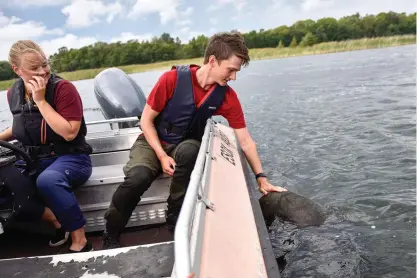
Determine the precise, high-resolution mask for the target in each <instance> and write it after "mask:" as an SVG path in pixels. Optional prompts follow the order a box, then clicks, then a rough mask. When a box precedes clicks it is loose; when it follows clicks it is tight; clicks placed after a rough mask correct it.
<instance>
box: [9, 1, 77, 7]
mask: <svg viewBox="0 0 417 278" xmlns="http://www.w3.org/2000/svg"><path fill="white" fill-rule="evenodd" d="M71 1H72V0H12V1H10V0H8V2H7V4H8V5H9V6H12V7H13V6H14V7H20V8H27V7H30V6H37V7H46V6H60V5H64V4H67V3H71Z"/></svg>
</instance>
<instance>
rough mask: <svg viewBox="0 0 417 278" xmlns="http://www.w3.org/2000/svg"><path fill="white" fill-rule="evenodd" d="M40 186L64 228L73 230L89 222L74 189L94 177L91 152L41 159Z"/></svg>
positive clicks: (48, 204)
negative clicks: (86, 220) (88, 153)
mask: <svg viewBox="0 0 417 278" xmlns="http://www.w3.org/2000/svg"><path fill="white" fill-rule="evenodd" d="M38 163H39V164H38V173H39V176H38V177H37V179H36V187H37V188H38V192H39V195H40V196H41V197H42V199H43V201H44V202H45V204H46V206H47V207H49V208H50V209H51V210H52V212H53V213H54V214H55V216H56V218H57V220H58V221H59V223H61V225H62V227H63V228H64V229H66V230H67V231H69V232H72V231H75V230H78V229H80V228H82V227H83V226H84V225H85V218H84V216H83V214H82V212H81V209H80V207H79V205H78V202H77V199H76V198H75V195H74V192H73V190H74V189H76V188H77V187H78V186H80V185H82V184H84V183H85V182H86V181H87V180H88V179H89V178H90V176H91V172H92V165H91V159H90V156H89V155H85V154H71V155H62V156H59V157H58V158H47V159H42V160H40V161H39V162H38Z"/></svg>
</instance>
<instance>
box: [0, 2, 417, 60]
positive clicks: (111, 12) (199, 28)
mask: <svg viewBox="0 0 417 278" xmlns="http://www.w3.org/2000/svg"><path fill="white" fill-rule="evenodd" d="M416 7H417V4H416V1H413V0H395V1H392V0H350V1H346V0H211V1H209V0H193V1H192V0H37V1H36V0H6V1H5V0H0V42H1V43H0V60H7V56H8V53H9V50H10V47H11V45H12V44H13V43H14V42H15V41H17V40H21V39H31V40H33V41H35V42H37V43H38V44H40V46H41V47H42V48H43V49H44V51H45V53H46V54H47V55H48V56H49V55H52V54H54V53H56V52H57V50H58V49H59V48H60V47H63V46H66V47H67V48H80V47H83V46H86V45H90V44H94V43H95V42H98V41H102V42H116V41H121V42H126V41H128V40H131V39H137V40H140V41H141V40H149V39H151V38H152V37H153V36H160V35H161V34H162V33H163V32H167V33H169V34H170V35H171V36H172V37H174V38H175V37H179V38H180V39H181V41H183V42H187V41H188V40H190V39H191V38H193V37H195V36H198V35H200V34H204V35H206V36H210V35H212V34H214V33H216V32H220V31H230V30H232V29H237V30H239V31H241V32H248V31H251V30H259V29H262V28H263V29H269V28H275V27H278V26H280V25H291V24H293V23H294V22H296V21H297V20H302V19H313V20H317V19H319V18H322V17H334V18H340V17H343V16H346V15H352V14H354V13H356V12H359V13H360V14H361V15H366V14H377V13H380V12H388V11H395V12H406V13H407V14H409V13H411V12H415V11H416V10H417V8H416Z"/></svg>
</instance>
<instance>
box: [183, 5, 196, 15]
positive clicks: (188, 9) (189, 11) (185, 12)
mask: <svg viewBox="0 0 417 278" xmlns="http://www.w3.org/2000/svg"><path fill="white" fill-rule="evenodd" d="M193 11H194V8H193V7H188V8H187V9H186V10H185V11H183V12H181V15H182V16H190V15H192V13H193Z"/></svg>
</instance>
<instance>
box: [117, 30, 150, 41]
mask: <svg viewBox="0 0 417 278" xmlns="http://www.w3.org/2000/svg"><path fill="white" fill-rule="evenodd" d="M152 37H153V35H152V34H150V33H146V34H143V35H135V34H133V33H130V32H123V33H121V34H120V36H118V37H113V38H111V39H110V42H119V41H120V42H127V41H130V40H137V41H139V42H141V41H150V40H151V39H152Z"/></svg>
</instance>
